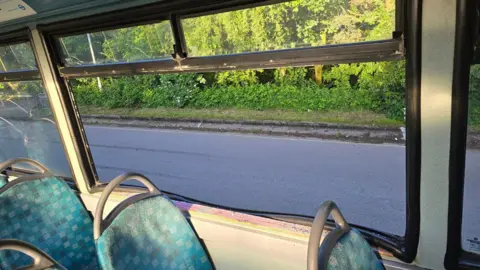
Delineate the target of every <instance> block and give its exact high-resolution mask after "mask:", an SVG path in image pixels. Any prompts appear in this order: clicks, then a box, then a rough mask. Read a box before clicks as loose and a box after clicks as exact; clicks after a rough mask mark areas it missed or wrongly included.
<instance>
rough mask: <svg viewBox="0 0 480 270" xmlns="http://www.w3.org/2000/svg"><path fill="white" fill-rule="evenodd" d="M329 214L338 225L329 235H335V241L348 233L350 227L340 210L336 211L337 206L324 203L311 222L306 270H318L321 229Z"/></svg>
mask: <svg viewBox="0 0 480 270" xmlns="http://www.w3.org/2000/svg"><path fill="white" fill-rule="evenodd" d="M330 214H332V217H333V220H335V223H336V224H338V226H339V228H337V229H335V230H333V231H332V232H330V234H332V233H333V234H335V238H336V239H337V240H338V238H339V236H341V235H343V234H345V233H347V232H349V231H350V226H349V225H348V223H347V221H345V218H344V217H343V215H342V213H341V212H340V209H338V207H337V205H336V204H335V203H334V202H332V201H326V202H324V203H322V205H321V206H320V208H319V209H318V211H317V214H316V215H315V219H314V220H313V224H312V229H311V230H310V237H309V239H308V252H307V269H308V270H318V265H319V260H318V253H319V252H318V249H319V245H320V240H321V237H322V232H323V228H324V227H325V223H326V221H327V218H328V216H329V215H330ZM340 234H341V235H340ZM325 240H326V239H325ZM325 240H324V242H325ZM322 245H323V243H322ZM323 259H325V258H323ZM322 261H323V260H322Z"/></svg>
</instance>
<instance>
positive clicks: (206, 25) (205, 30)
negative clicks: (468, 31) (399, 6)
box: [183, 0, 395, 56]
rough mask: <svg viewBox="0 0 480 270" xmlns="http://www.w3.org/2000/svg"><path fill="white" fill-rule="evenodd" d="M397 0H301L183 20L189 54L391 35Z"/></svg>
mask: <svg viewBox="0 0 480 270" xmlns="http://www.w3.org/2000/svg"><path fill="white" fill-rule="evenodd" d="M394 27H395V1H394V0H386V1H385V0H378V1H376V0H374V1H372V0H361V1H358V0H350V1H349V0H347V1H345V0H334V1H325V0H313V1H312V0H296V1H291V2H285V3H281V4H275V5H269V6H262V7H257V8H250V9H244V10H238V11H232V12H225V13H220V14H214V15H208V16H202V17H196V18H188V19H184V20H183V29H184V32H185V39H186V43H187V47H188V51H189V56H208V55H221V54H232V53H242V52H256V51H266V50H277V49H288V48H303V47H311V46H322V45H328V44H342V43H353V42H362V41H372V40H381V39H389V38H391V37H392V32H393V31H394Z"/></svg>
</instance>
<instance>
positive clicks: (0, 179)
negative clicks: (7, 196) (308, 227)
mask: <svg viewBox="0 0 480 270" xmlns="http://www.w3.org/2000/svg"><path fill="white" fill-rule="evenodd" d="M7 183H8V181H7V177H6V176H3V175H0V188H2V187H3V186H5V185H6V184H7Z"/></svg>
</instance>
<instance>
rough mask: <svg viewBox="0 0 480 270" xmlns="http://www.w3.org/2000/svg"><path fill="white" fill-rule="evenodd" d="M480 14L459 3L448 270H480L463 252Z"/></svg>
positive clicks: (479, 258) (474, 6) (478, 259)
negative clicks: (472, 84) (471, 83)
mask: <svg viewBox="0 0 480 270" xmlns="http://www.w3.org/2000/svg"><path fill="white" fill-rule="evenodd" d="M478 10H480V4H479V3H476V2H474V1H469V0H458V1H457V11H456V12H457V15H456V17H457V18H456V29H455V32H456V33H455V57H454V67H453V82H452V120H451V133H450V161H449V194H448V235H447V251H446V253H445V259H444V265H445V268H446V269H459V268H460V269H474V268H476V269H480V255H478V254H475V253H473V252H469V251H466V250H463V247H462V240H463V239H462V224H463V201H464V189H465V160H466V150H467V147H466V143H467V133H468V105H469V104H468V103H469V102H468V98H469V79H470V64H471V63H472V59H475V50H476V48H475V47H476V46H475V45H476V39H477V35H478V29H477V27H478V25H477V24H478V19H479V15H478V14H477V12H478ZM473 62H475V61H473Z"/></svg>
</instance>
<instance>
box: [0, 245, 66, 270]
mask: <svg viewBox="0 0 480 270" xmlns="http://www.w3.org/2000/svg"><path fill="white" fill-rule="evenodd" d="M0 250H15V251H18V252H22V253H24V254H26V255H28V256H30V257H31V258H32V259H33V264H32V265H30V266H28V267H25V268H21V269H28V270H40V269H46V268H49V267H52V266H57V267H60V265H59V264H58V263H57V262H55V260H54V259H52V258H51V257H50V256H48V255H47V254H45V253H44V252H43V251H41V250H40V249H38V248H36V247H35V246H33V245H30V244H29V243H26V242H23V241H20V240H12V239H8V240H0ZM62 269H63V267H62Z"/></svg>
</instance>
